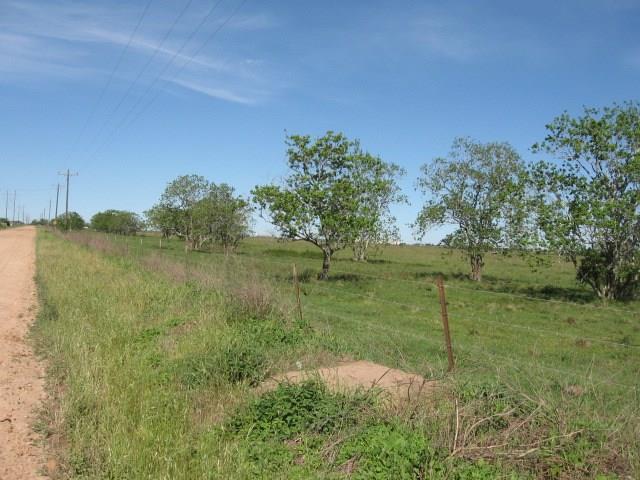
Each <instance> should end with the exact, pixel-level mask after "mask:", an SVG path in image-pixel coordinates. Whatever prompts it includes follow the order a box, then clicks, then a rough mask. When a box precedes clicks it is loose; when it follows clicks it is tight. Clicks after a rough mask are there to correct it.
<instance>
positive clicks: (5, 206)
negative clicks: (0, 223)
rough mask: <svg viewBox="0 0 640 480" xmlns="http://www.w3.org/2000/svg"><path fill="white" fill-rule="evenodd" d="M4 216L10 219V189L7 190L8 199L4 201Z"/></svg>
mask: <svg viewBox="0 0 640 480" xmlns="http://www.w3.org/2000/svg"><path fill="white" fill-rule="evenodd" d="M4 218H5V219H6V220H7V222H8V221H9V190H7V200H6V202H4Z"/></svg>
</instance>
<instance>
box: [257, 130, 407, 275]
mask: <svg viewBox="0 0 640 480" xmlns="http://www.w3.org/2000/svg"><path fill="white" fill-rule="evenodd" d="M286 144H287V147H288V148H287V157H288V166H289V170H290V172H289V175H288V176H287V177H286V178H285V179H284V181H283V184H282V185H264V186H257V187H255V188H254V189H253V191H252V194H253V199H254V201H255V202H256V203H257V204H258V205H259V207H260V211H261V214H262V215H263V216H265V218H266V219H267V220H268V221H270V222H271V223H272V224H273V225H275V226H276V228H277V229H278V230H279V231H280V234H281V235H282V236H283V237H285V238H289V239H292V240H303V241H306V242H309V243H311V244H313V245H315V246H316V247H318V248H319V249H320V250H321V251H322V253H323V261H322V270H321V272H320V273H319V275H318V278H320V279H326V278H328V275H329V268H330V265H331V259H332V257H333V254H334V253H335V252H337V251H339V250H342V249H344V248H347V247H349V246H352V245H353V244H354V242H356V241H357V239H358V238H362V237H363V235H365V232H367V231H371V230H374V229H375V228H381V227H383V226H384V225H385V224H384V222H383V221H381V220H380V217H381V215H383V214H384V213H385V212H386V210H385V208H386V205H388V202H387V203H386V204H385V203H384V202H381V205H379V206H378V207H377V208H375V206H371V207H368V206H366V205H364V204H363V202H364V200H365V198H366V196H367V195H369V196H370V197H371V198H378V197H379V196H380V197H381V196H384V195H385V194H386V195H388V198H392V197H393V196H394V195H395V194H396V192H397V187H396V185H395V176H396V174H397V173H398V172H399V169H398V167H396V166H394V165H390V164H387V163H385V162H383V161H382V160H381V159H380V158H379V157H376V156H373V155H371V154H369V153H367V152H364V151H363V150H362V149H361V148H360V144H359V142H358V141H353V140H349V139H348V138H346V137H345V136H344V135H343V134H342V133H334V132H331V131H329V132H327V133H326V134H325V135H324V136H322V137H320V138H316V139H311V137H310V136H309V135H291V136H288V137H287V139H286ZM389 192H393V193H389Z"/></svg>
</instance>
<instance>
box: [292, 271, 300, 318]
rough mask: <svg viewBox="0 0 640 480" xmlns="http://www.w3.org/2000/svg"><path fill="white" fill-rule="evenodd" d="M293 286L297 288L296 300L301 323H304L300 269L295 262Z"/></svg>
mask: <svg viewBox="0 0 640 480" xmlns="http://www.w3.org/2000/svg"><path fill="white" fill-rule="evenodd" d="M293 287H294V288H295V290H296V301H297V302H298V315H299V317H300V323H302V303H301V302H300V281H299V280H298V271H297V270H296V264H295V263H294V264H293Z"/></svg>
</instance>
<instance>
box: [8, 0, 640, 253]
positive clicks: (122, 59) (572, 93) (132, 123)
mask: <svg viewBox="0 0 640 480" xmlns="http://www.w3.org/2000/svg"><path fill="white" fill-rule="evenodd" d="M212 7H214V8H213V10H211V9H212ZM143 12H145V13H144V16H143ZM140 19H141V21H140ZM138 22H140V23H139V26H138V28H137V30H136V25H137V24H138ZM638 25H640V1H624V0H620V1H615V0H609V1H604V0H603V1H596V0H580V1H557V0H556V1H553V2H551V1H538V2H513V1H477V0H476V1H459V2H445V1H441V2H435V1H434V2H427V1H422V2H419V1H414V2H409V1H406V2H403V1H396V2H391V1H386V2H382V1H359V2H358V1H323V2H317V1H316V2H312V1H302V0H298V1H284V0H282V1H273V2H263V1H258V0H244V1H243V0H220V1H219V2H218V1H215V0H214V1H211V0H209V1H204V0H191V1H189V0H151V2H149V0H132V1H124V0H121V1H102V2H98V1H91V2H88V1H75V2H73V1H69V2H66V1H60V2H59V1H52V0H47V1H36V0H34V1H28V0H27V1H22V0H15V1H6V0H0V167H1V168H0V207H1V210H2V211H1V212H0V215H2V216H3V215H4V206H5V205H4V201H5V190H7V189H8V190H10V192H13V190H14V189H16V190H17V197H18V201H17V203H18V205H25V209H26V212H27V214H29V215H30V216H31V217H32V218H33V217H36V216H39V212H42V210H43V209H45V208H47V207H48V205H49V199H50V198H53V200H54V201H55V187H54V186H55V184H56V182H57V181H62V180H63V179H62V177H59V176H58V175H57V173H58V172H59V171H62V170H63V169H66V168H70V169H71V170H72V171H77V172H78V173H79V176H77V177H73V178H72V180H71V182H72V183H71V189H70V193H71V195H70V206H71V209H73V210H76V211H78V212H80V213H81V214H82V215H83V216H85V217H87V218H89V217H90V216H91V215H92V214H93V213H95V212H96V211H99V210H103V209H106V208H118V209H129V210H134V211H137V212H142V211H144V210H145V209H147V208H149V207H150V206H151V205H152V204H153V203H154V202H155V201H156V200H157V198H158V197H159V195H160V193H161V192H162V190H163V188H164V186H165V184H166V182H168V181H169V180H171V179H172V178H174V177H176V176H177V175H180V174H186V173H198V174H201V175H204V176H206V177H207V178H209V179H210V180H213V181H215V182H227V183H230V184H232V185H234V186H235V187H236V188H237V190H238V191H239V192H240V193H242V194H248V192H249V191H250V189H251V188H252V187H253V186H254V185H256V184H260V183H265V182H270V181H274V180H277V179H278V178H280V177H281V176H282V175H283V174H285V173H286V170H285V157H284V151H285V147H284V136H285V131H287V132H289V133H309V134H312V135H320V134H322V133H324V132H325V131H326V130H328V129H332V130H339V131H343V132H345V133H346V134H347V135H348V136H350V137H354V138H359V139H360V140H361V142H362V144H363V146H364V147H365V148H366V149H367V150H369V151H370V152H372V153H376V154H379V155H380V156H382V158H384V159H385V160H388V161H393V162H395V163H398V164H400V165H401V166H403V167H404V168H405V169H406V170H407V176H406V177H405V178H404V180H403V182H402V185H403V188H404V190H405V193H407V194H408V195H409V197H410V200H411V205H408V206H403V207H399V208H397V209H395V212H394V213H395V214H396V216H397V218H398V221H399V224H400V226H401V229H402V234H403V237H404V239H405V240H408V241H411V240H412V235H411V229H410V228H409V227H408V226H407V224H408V223H410V222H412V221H413V220H414V218H415V216H416V214H417V212H418V210H419V209H420V205H421V200H422V199H421V196H420V195H419V194H418V193H416V192H415V191H414V183H415V178H416V176H417V175H418V173H419V167H420V165H421V164H422V163H424V162H426V161H429V160H430V159H431V158H433V157H435V156H439V155H444V154H446V153H447V151H448V149H449V146H450V145H451V141H452V140H453V138H454V137H456V136H461V135H465V136H471V137H474V138H476V139H478V140H481V141H493V140H496V141H508V142H510V143H512V144H513V145H514V146H515V147H516V148H517V149H518V151H519V152H520V153H521V155H522V156H523V157H524V158H525V159H531V158H532V156H531V154H530V152H529V147H530V146H531V144H532V143H534V142H536V141H538V140H540V139H541V138H542V137H543V136H544V125H545V124H546V123H548V122H549V121H550V120H551V119H552V118H553V117H554V116H556V115H558V114H560V113H561V112H562V111H564V110H568V111H569V112H572V113H579V111H580V110H581V107H582V106H583V105H589V106H602V105H607V104H610V103H612V102H614V101H624V100H630V99H638V91H639V88H638V87H639V86H640V33H639V32H640V29H639V28H638ZM134 31H135V35H133V36H132V32H134ZM116 66H117V68H115V67H116ZM61 204H62V202H61ZM11 210H12V199H10V205H9V215H10V216H11ZM256 230H257V231H258V232H259V233H268V232H271V231H272V229H271V228H270V227H269V226H268V225H266V224H265V223H264V222H262V221H258V222H257V224H256ZM445 230H446V229H445ZM442 233H443V230H440V231H435V232H432V233H431V234H430V235H429V236H428V237H427V238H426V240H427V241H437V240H438V239H439V238H440V237H441V236H442Z"/></svg>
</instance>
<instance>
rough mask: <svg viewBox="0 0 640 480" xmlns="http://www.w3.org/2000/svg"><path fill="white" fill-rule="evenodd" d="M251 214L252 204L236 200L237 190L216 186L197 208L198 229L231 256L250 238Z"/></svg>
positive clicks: (226, 186) (228, 186)
mask: <svg viewBox="0 0 640 480" xmlns="http://www.w3.org/2000/svg"><path fill="white" fill-rule="evenodd" d="M251 212H252V208H251V205H250V204H249V202H248V201H247V200H245V199H243V198H242V197H240V196H236V195H235V193H234V189H233V187H231V186H230V185H227V184H226V183H221V184H219V185H216V184H214V183H212V184H210V186H209V192H208V194H207V196H206V197H205V198H204V199H202V200H201V201H200V202H199V203H198V204H197V205H196V225H198V227H197V228H198V229H202V230H203V235H205V236H206V238H207V240H208V241H211V242H212V243H214V244H217V245H220V246H221V247H222V248H223V249H224V252H225V253H229V252H231V251H232V250H234V249H235V248H236V247H237V246H238V244H239V243H240V241H241V240H242V239H243V238H246V237H247V236H249V235H250V233H251V228H250V223H251Z"/></svg>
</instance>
